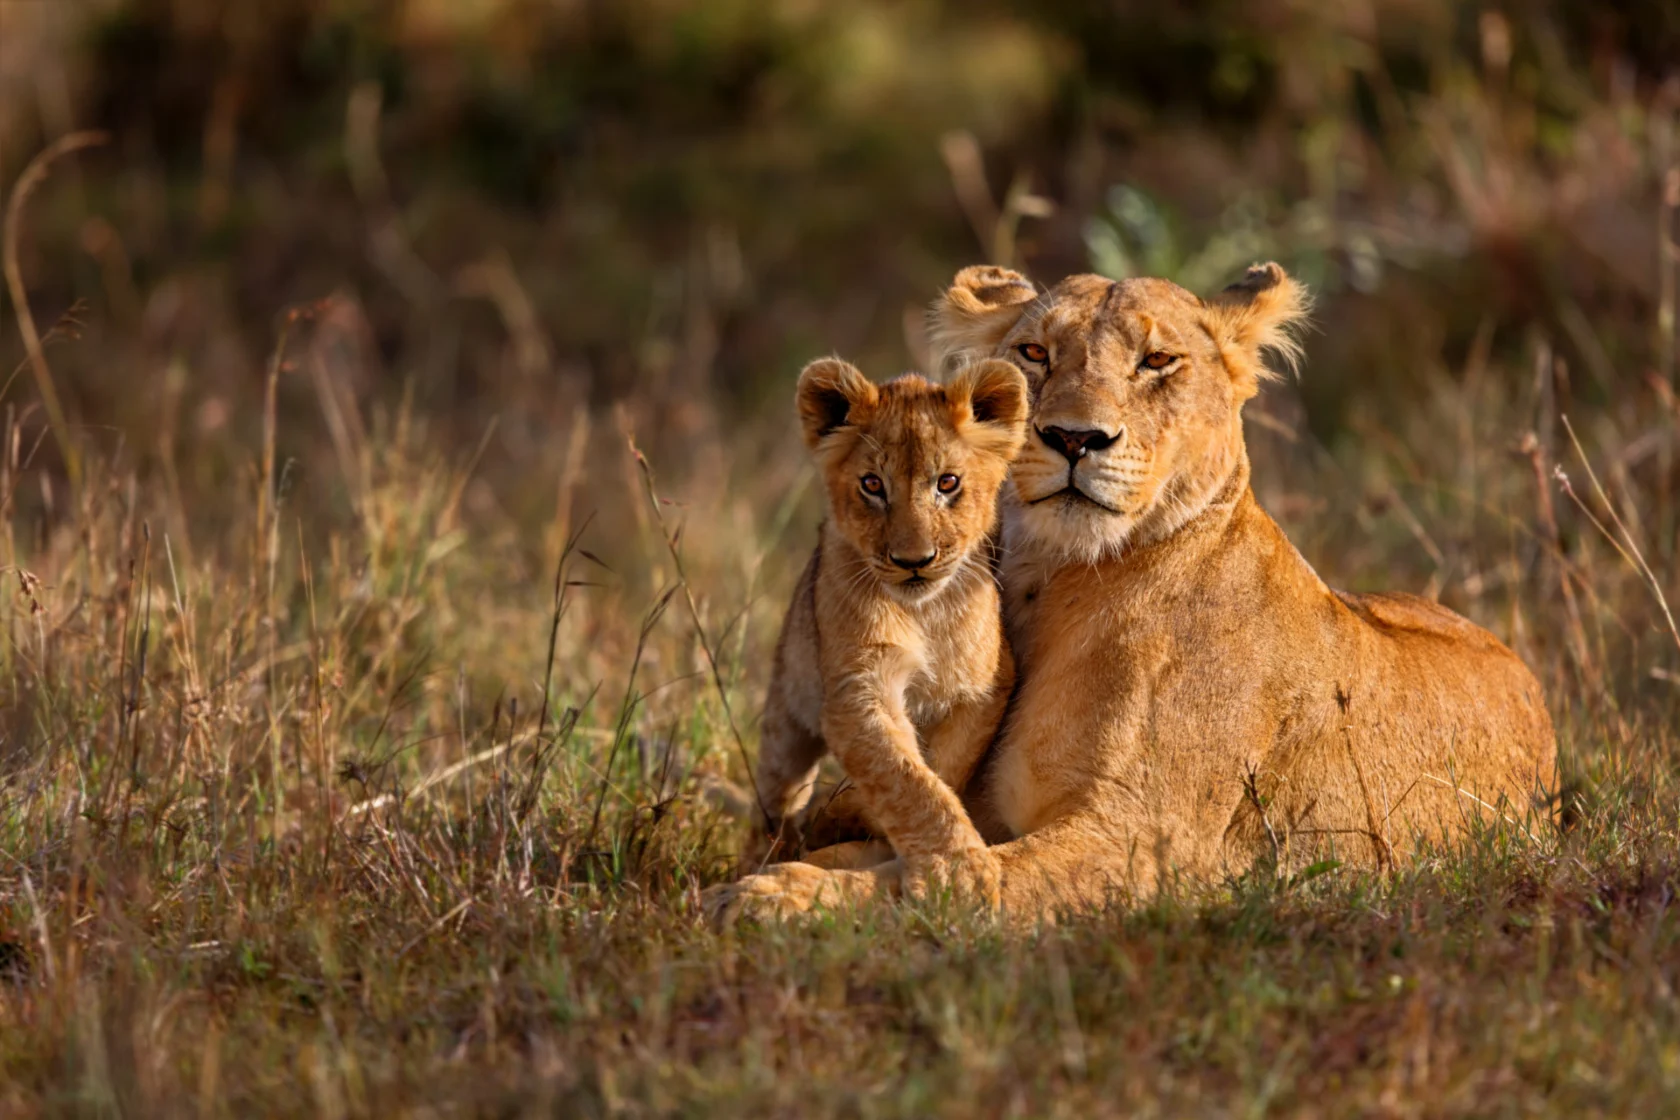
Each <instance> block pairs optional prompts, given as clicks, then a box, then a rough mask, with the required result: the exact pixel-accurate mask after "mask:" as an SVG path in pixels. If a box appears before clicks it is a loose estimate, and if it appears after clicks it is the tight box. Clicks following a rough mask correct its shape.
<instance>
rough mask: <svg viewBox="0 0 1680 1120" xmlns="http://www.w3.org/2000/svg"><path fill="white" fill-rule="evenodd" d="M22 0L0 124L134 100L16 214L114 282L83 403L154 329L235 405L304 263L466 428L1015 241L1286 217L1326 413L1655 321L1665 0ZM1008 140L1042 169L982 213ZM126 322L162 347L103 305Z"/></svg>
mask: <svg viewBox="0 0 1680 1120" xmlns="http://www.w3.org/2000/svg"><path fill="white" fill-rule="evenodd" d="M4 10H5V15H6V22H7V25H8V27H7V37H8V38H9V39H12V40H13V45H12V51H13V53H14V56H15V57H21V58H22V59H23V63H22V65H21V66H15V67H14V69H16V70H19V71H20V72H19V73H16V74H13V76H12V77H11V78H10V79H9V80H10V82H11V88H10V89H9V90H8V93H9V94H12V95H15V96H9V97H8V98H7V100H8V101H9V102H10V104H9V106H8V110H7V114H6V116H5V120H4V127H5V132H4V133H3V134H0V160H3V163H0V166H3V167H4V168H9V169H11V174H12V175H15V173H16V171H17V169H19V168H20V167H21V164H22V162H23V161H24V160H25V159H27V158H28V156H30V155H31V154H33V152H34V151H36V150H38V149H39V148H40V147H41V146H42V145H43V144H44V143H46V142H48V141H50V140H51V139H53V138H54V137H55V135H56V134H57V133H58V132H60V131H64V130H67V129H68V128H69V127H72V126H74V127H97V128H102V129H106V130H109V131H110V132H111V133H112V136H113V141H112V143H111V145H110V146H109V148H108V149H107V150H106V151H105V152H104V153H102V154H98V155H95V156H92V157H90V158H84V159H81V160H80V161H79V162H78V166H77V167H76V169H75V171H74V172H73V174H74V176H75V185H76V189H75V190H73V191H63V192H49V195H48V196H45V197H43V198H42V199H41V200H40V201H39V202H37V203H36V204H35V206H34V207H33V209H32V211H31V220H30V222H29V223H28V237H27V239H26V244H25V246H24V249H25V268H24V272H25V274H26V275H27V277H28V280H29V287H30V290H31V291H32V292H33V293H34V296H33V298H34V299H35V300H36V301H37V302H38V304H39V309H40V310H39V315H40V316H41V317H45V318H48V319H50V318H51V316H52V315H54V314H56V313H57V312H59V311H62V310H63V309H64V308H65V307H67V306H69V304H70V303H71V302H72V301H73V300H74V299H76V298H87V299H90V300H91V301H92V303H93V307H92V308H91V309H90V313H89V315H87V316H86V317H85V318H86V319H87V321H88V330H89V333H90V335H95V336H98V337H97V339H92V340H90V344H89V345H84V346H83V347H81V348H79V349H78V350H77V351H76V352H73V353H72V352H68V351H67V352H66V353H65V354H64V355H63V356H62V357H61V358H60V359H59V364H60V365H61V367H62V369H63V373H62V374H61V376H62V377H63V378H65V379H66V380H67V381H68V382H69V383H70V385H71V388H70V390H69V394H68V395H69V396H70V397H71V399H72V408H73V411H74V412H75V414H76V415H77V416H78V417H80V418H81V419H82V420H83V421H84V422H86V423H90V424H113V423H121V422H122V421H123V419H124V418H125V417H131V416H133V415H135V410H138V411H139V414H140V415H145V413H146V409H147V408H148V407H149V406H148V402H147V399H146V398H147V396H149V395H150V394H147V393H144V392H137V391H138V390H140V388H141V387H142V386H146V385H149V384H153V383H155V379H156V369H155V365H156V363H160V362H162V363H167V362H168V361H171V360H179V361H181V362H182V363H184V365H185V366H186V367H187V368H190V369H193V370H194V371H196V372H195V379H202V380H203V381H208V382H209V384H196V383H195V384H194V385H193V386H192V387H191V389H190V391H191V392H192V393H194V394H209V395H217V396H219V397H225V398H226V402H225V403H226V404H227V405H228V406H229V407H230V408H231V409H232V412H233V413H234V414H235V415H240V414H243V413H244V411H245V410H243V409H242V408H241V407H240V405H241V404H242V403H243V402H246V401H248V400H249V399H251V398H250V397H249V394H251V393H252V392H253V391H254V387H255V386H258V385H260V382H261V377H260V370H261V368H262V365H263V360H264V355H265V354H266V352H267V350H268V348H269V347H270V345H271V344H272V342H273V335H274V325H275V322H276V315H277V311H278V309H281V308H284V307H286V306H288V305H291V304H295V303H299V302H303V301H308V300H313V299H316V298H319V297H321V296H324V295H328V294H331V293H335V292H336V293H339V294H349V295H352V296H354V298H355V299H356V300H357V301H358V302H359V304H360V306H361V308H362V310H363V311H364V313H365V315H366V317H367V322H368V327H369V330H370V332H371V334H370V337H371V340H372V342H373V343H374V348H373V350H372V352H371V354H370V358H371V357H374V356H376V357H377V359H378V361H377V368H374V369H365V370H363V371H362V374H363V376H364V378H365V379H366V384H363V385H360V386H359V387H358V391H360V392H366V393H374V394H378V393H385V394H387V395H391V394H395V393H396V392H398V391H399V387H400V386H401V385H402V384H404V383H407V384H409V385H411V387H412V389H413V391H414V392H415V393H416V394H417V395H418V399H419V400H420V401H421V402H422V404H423V406H424V407H425V408H426V409H427V410H428V411H432V412H435V413H438V414H439V415H447V416H449V417H451V418H452V421H451V422H452V423H456V424H458V425H459V431H460V432H462V433H466V434H464V435H463V437H462V438H470V433H473V432H475V431H476V430H477V429H478V427H480V426H481V425H482V423H483V422H484V420H485V418H486V415H487V414H490V413H494V412H500V411H506V410H507V409H508V407H509V406H510V405H515V402H517V405H516V407H518V408H531V407H535V408H538V409H539V412H538V413H537V415H539V416H543V417H546V418H548V419H558V418H559V414H557V413H555V412H553V411H552V410H550V409H544V408H543V407H542V404H541V401H542V398H543V395H544V394H543V393H542V392H541V391H540V390H541V389H543V388H545V387H549V388H551V387H553V385H554V384H555V383H556V382H564V383H565V385H566V386H567V389H566V392H565V393H564V394H560V396H564V397H565V398H566V399H567V403H568V405H569V402H570V401H571V400H573V399H576V395H577V394H584V393H586V394H587V395H588V396H589V398H590V399H591V400H593V401H594V402H595V403H596V404H597V405H599V404H603V403H606V402H610V401H613V400H615V399H620V398H624V397H627V396H631V395H633V394H636V393H638V392H641V391H644V390H652V391H654V392H655V393H657V394H661V395H664V394H667V393H668V392H669V391H671V390H676V391H677V392H679V393H680V394H681V395H682V396H683V397H685V398H692V397H695V396H704V397H707V398H711V399H716V400H718V401H720V402H721V403H723V404H724V405H725V407H727V408H728V409H730V410H731V411H732V413H734V414H738V412H739V410H740V409H743V408H745V409H748V410H752V409H756V408H758V407H760V406H762V405H764V404H765V403H768V404H769V405H770V406H772V407H777V408H779V407H781V401H780V396H781V394H782V393H783V391H784V390H785V386H786V384H787V381H788V377H789V375H790V373H791V371H792V370H793V369H794V368H795V367H796V366H797V365H798V363H799V362H800V361H802V360H803V359H804V358H806V357H808V356H810V355H811V354H813V353H816V352H819V351H827V350H840V351H843V352H845V353H847V354H848V355H852V356H855V357H857V358H859V359H860V360H862V361H864V362H865V363H866V364H873V365H875V366H878V367H883V368H887V369H890V368H896V367H902V366H903V365H904V364H905V363H906V361H907V359H910V360H913V359H915V358H916V357H917V355H916V353H915V343H916V339H915V338H914V337H913V332H912V337H911V338H909V339H908V340H907V339H906V337H905V328H904V324H905V313H906V309H911V308H915V307H918V306H920V305H921V304H923V303H925V302H926V301H927V300H928V299H929V298H930V297H931V296H932V295H933V294H934V293H935V292H936V291H937V290H938V287H939V285H940V284H941V283H942V281H943V280H944V279H945V278H946V277H947V276H948V275H949V274H950V272H951V271H952V270H953V268H954V267H956V266H959V265H961V264H964V263H968V262H971V261H973V260H975V259H979V258H982V257H985V256H990V255H995V251H996V249H997V247H998V246H999V245H1000V244H1005V245H1006V246H1007V247H1008V248H1010V249H1012V250H1013V254H1014V256H1015V257H1016V258H1017V259H1016V260H1015V261H1014V262H1012V263H1018V264H1022V265H1024V266H1025V267H1027V268H1028V269H1029V270H1030V271H1032V272H1033V273H1034V274H1035V275H1037V276H1039V277H1040V278H1041V279H1044V280H1047V281H1048V280H1054V279H1056V278H1057V277H1059V276H1060V275H1062V274H1065V273H1066V272H1069V271H1074V270H1080V269H1085V268H1090V267H1096V268H1100V269H1105V270H1110V271H1120V270H1131V269H1141V270H1144V271H1148V272H1155V273H1164V274H1167V275H1172V276H1174V277H1176V278H1179V279H1181V280H1183V281H1184V282H1186V283H1187V284H1190V285H1192V286H1195V287H1197V288H1200V289H1204V290H1205V289H1207V288H1209V287H1213V286H1216V285H1218V284H1220V283H1222V282H1223V280H1224V278H1225V277H1227V276H1228V275H1230V274H1232V273H1233V272H1234V271H1235V269H1236V268H1238V267H1240V266H1241V265H1242V264H1244V263H1246V262H1247V261H1248V260H1250V259H1252V258H1255V257H1259V256H1277V257H1279V258H1280V259H1283V260H1284V261H1285V262H1286V263H1288V264H1290V265H1292V266H1293V267H1295V268H1296V269H1298V270H1300V271H1302V272H1303V273H1304V274H1305V275H1306V276H1307V277H1308V278H1309V279H1310V280H1311V281H1312V282H1313V283H1314V284H1315V285H1316V286H1317V287H1318V288H1319V289H1320V291H1321V293H1322V294H1323V295H1324V297H1325V301H1324V303H1323V304H1322V305H1321V306H1322V308H1323V311H1324V314H1323V321H1324V322H1325V323H1332V322H1333V323H1336V324H1339V325H1343V326H1346V327H1348V328H1350V329H1346V330H1337V331H1334V332H1329V331H1327V332H1325V334H1324V336H1323V337H1322V338H1321V339H1320V340H1319V341H1318V342H1317V343H1315V346H1314V351H1315V353H1314V361H1313V364H1312V375H1311V378H1310V381H1309V383H1308V385H1307V400H1308V407H1309V415H1310V418H1311V420H1312V423H1313V425H1314V427H1315V429H1316V430H1317V431H1318V432H1319V433H1320V434H1321V435H1325V436H1333V435H1334V434H1335V433H1336V432H1338V431H1339V430H1341V425H1342V423H1343V421H1344V419H1345V415H1346V410H1347V408H1348V407H1349V399H1348V398H1349V395H1350V394H1353V395H1361V394H1365V393H1368V392H1371V391H1373V390H1374V389H1378V388H1382V389H1386V390H1389V391H1392V392H1395V393H1402V394H1403V393H1404V392H1405V391H1406V389H1407V386H1408V384H1409V382H1410V381H1411V380H1412V379H1411V378H1410V376H1409V372H1410V371H1416V370H1417V369H1418V368H1420V367H1422V366H1424V365H1427V364H1429V363H1432V362H1438V361H1441V360H1443V357H1444V358H1445V360H1448V361H1452V360H1455V359H1460V358H1462V356H1463V354H1464V353H1465V352H1466V351H1467V350H1468V348H1469V346H1470V343H1471V340H1472V339H1473V338H1474V337H1475V336H1476V333H1477V331H1478V329H1480V328H1481V327H1482V326H1483V325H1484V323H1490V324H1491V325H1492V326H1493V327H1494V328H1495V330H1496V335H1495V338H1496V344H1498V345H1501V346H1507V347H1520V346H1523V345H1526V343H1527V340H1526V339H1525V338H1524V337H1523V333H1522V332H1523V331H1524V330H1525V329H1526V328H1528V327H1529V326H1531V325H1534V324H1539V325H1540V326H1542V327H1543V328H1544V329H1546V330H1547V332H1548V334H1550V335H1553V336H1555V337H1556V338H1557V339H1558V344H1559V345H1560V346H1561V347H1562V348H1563V349H1564V350H1565V351H1566V352H1567V353H1568V354H1569V355H1570V356H1571V358H1572V359H1574V364H1576V365H1577V366H1578V367H1579V368H1583V369H1587V370H1590V371H1591V372H1592V373H1593V374H1594V375H1595V377H1596V378H1597V380H1598V382H1599V383H1598V384H1596V386H1595V389H1596V391H1598V392H1600V393H1608V392H1611V391H1612V390H1613V389H1614V387H1615V386H1614V380H1613V379H1614V378H1615V377H1626V376H1632V375H1636V374H1637V373H1638V372H1639V371H1640V369H1641V368H1642V367H1648V366H1649V365H1650V364H1651V363H1652V362H1653V360H1654V355H1653V346H1654V344H1655V339H1654V338H1653V335H1652V332H1651V330H1650V327H1649V325H1650V323H1651V322H1652V307H1653V305H1654V301H1655V300H1656V298H1657V277H1656V265H1655V254H1654V253H1652V252H1651V245H1652V231H1653V228H1654V222H1655V217H1654V215H1655V212H1656V190H1657V187H1656V183H1657V176H1656V173H1655V171H1654V170H1653V167H1652V163H1651V154H1650V153H1651V148H1652V144H1653V135H1652V131H1653V122H1656V121H1658V120H1659V119H1667V117H1669V116H1672V113H1673V106H1674V103H1675V101H1676V99H1677V95H1676V93H1675V87H1674V84H1673V83H1674V81H1675V78H1674V76H1673V73H1672V72H1671V70H1672V67H1673V65H1674V60H1675V59H1677V58H1680V15H1677V14H1676V9H1675V7H1674V6H1673V5H1671V4H1666V3H1662V2H1661V0H1631V2H1626V3H1618V4H1571V3H1561V2H1556V0H1551V2H1541V0H1531V2H1525V3H1510V4H1504V5H1499V6H1487V7H1477V6H1474V5H1463V4H1457V3H1447V2H1440V0H1368V2H1365V3H1359V4H1349V5H1339V4H1337V5H1312V4H1300V3H1292V2H1289V0H1261V2H1254V3H1238V2H1227V0H1203V2H1197V3H1190V4H1180V5H1161V4H1142V3H1135V2H1125V0H1108V2H1098V0H1088V2H1080V0H1059V2H1050V3H1028V2H1010V0H985V2H980V3H961V4H957V3H943V2H939V0H909V2H894V3H886V2H879V0H855V2H851V3H844V4H839V3H821V2H817V0H772V2H760V0H707V2H684V0H614V2H601V0H548V2H534V0H474V2H470V3H469V2H459V0H265V2H264V3H262V4H244V3H226V2H221V0H106V2H100V3H95V2H89V3H85V4H81V5H63V6H60V5H48V4H36V3H32V2H30V0H5V4H4ZM1665 67H1667V68H1670V69H1665ZM1665 82H1666V83H1668V85H1666V86H1665V85H1664V83H1665ZM953 134H960V135H959V136H957V137H956V139H958V140H959V141H960V142H958V143H956V144H955V146H953V138H954V137H953ZM970 140H972V143H969V141H970ZM942 154H943V158H942ZM953 172H955V178H956V179H958V180H960V179H961V178H962V177H963V176H968V177H969V178H970V180H971V181H969V182H967V183H963V182H961V181H958V182H955V183H954V182H953V179H954V175H953ZM10 177H11V175H8V176H7V178H10ZM1012 183H1014V184H1016V185H1017V187H1018V189H1019V191H1020V193H1023V194H1028V195H1029V197H1031V196H1038V197H1042V198H1043V199H1046V200H1048V201H1049V202H1050V203H1051V204H1053V206H1054V211H1053V213H1050V214H1049V215H1048V216H1047V217H1024V218H1021V219H1020V222H1019V224H1020V236H1019V238H1018V240H1014V241H1011V242H1004V243H1000V242H999V241H998V240H997V238H996V236H995V231H994V230H993V229H991V228H990V227H989V223H990V222H991V220H992V219H993V217H995V209H996V208H997V207H998V206H999V205H1001V204H1002V201H1003V199H1004V197H1005V194H1006V191H1007V190H1008V188H1009V186H1010V185H1011V184H1012ZM965 190H966V193H965ZM1038 212H1039V211H1037V210H1035V211H1034V213H1038ZM95 219H97V220H99V221H100V222H101V223H102V225H101V229H100V232H99V233H98V234H97V235H95V234H90V232H89V230H88V229H87V223H88V222H90V221H93V220H95ZM977 227H978V228H977ZM90 247H92V248H93V249H97V250H99V251H98V252H94V253H92V254H91V255H92V256H100V257H102V258H103V260H94V259H91V258H90V251H89V249H90ZM486 261H493V262H496V263H495V264H494V265H493V266H492V268H491V272H489V273H487V272H485V271H484V269H483V266H484V265H485V262H486ZM113 262H114V263H113ZM492 273H493V274H492ZM507 281H511V284H510V283H508V282H507ZM516 291H517V292H522V293H523V296H514V297H513V298H515V299H516V301H517V302H520V303H521V304H523V305H526V306H528V308H529V310H530V314H529V315H528V316H525V315H523V314H522V313H513V314H511V315H510V312H509V304H508V298H509V296H510V294H511V293H514V292H516ZM497 293H500V295H498V294H497ZM511 320H519V322H518V323H513V322H511ZM509 329H513V330H520V331H524V332H526V338H525V340H524V343H523V347H524V352H525V353H526V355H527V359H528V360H526V361H524V363H523V365H521V363H519V362H515V363H513V365H514V366H515V367H516V368H515V369H513V370H511V371H510V370H509V369H507V368H505V367H506V366H507V365H508V363H507V362H506V361H505V360H504V358H505V354H504V350H505V349H506V345H505V333H504V332H506V331H507V330H509ZM136 335H137V336H138V338H139V341H141V342H142V343H143V344H144V345H143V347H142V349H141V350H139V351H135V350H134V349H133V348H132V347H128V346H126V345H123V346H122V347H121V348H122V351H123V353H125V354H132V353H136V352H139V353H144V354H146V355H149V356H150V357H149V361H150V362H151V363H153V368H140V369H136V368H134V367H133V361H132V360H122V361H116V362H113V361H111V360H109V352H108V351H105V350H103V349H102V348H101V347H100V346H98V345H95V344H93V343H95V342H98V341H102V340H109V341H113V342H116V343H126V342H128V341H130V340H131V339H132V338H133V337H134V336H136ZM113 336H116V337H114V338H113ZM907 343H908V352H907ZM0 345H3V346H4V350H5V356H6V357H8V358H12V359H15V358H17V357H20V356H21V351H20V350H19V348H18V345H17V341H16V336H15V335H9V336H5V337H4V342H3V343H0ZM533 355H535V357H533ZM539 362H540V365H541V366H542V369H541V371H540V372H539V371H538V368H537V364H538V363H539ZM364 364H366V363H364ZM522 376H523V380H521V377H522ZM532 381H535V382H537V383H538V384H529V382H532ZM152 404H153V405H155V402H152Z"/></svg>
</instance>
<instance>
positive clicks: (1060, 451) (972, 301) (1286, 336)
mask: <svg viewBox="0 0 1680 1120" xmlns="http://www.w3.org/2000/svg"><path fill="white" fill-rule="evenodd" d="M1306 309H1307V295H1306V290H1305V289H1304V288H1302V287H1301V285H1300V284H1298V283H1296V282H1295V281H1293V280H1291V279H1290V278H1289V277H1288V276H1287V275H1286V274H1285V273H1284V271H1283V269H1281V268H1279V267H1278V266H1277V265H1275V264H1263V265H1256V266H1254V267H1253V268H1250V269H1249V270H1248V274H1247V275H1246V276H1244V277H1243V279H1242V280H1240V281H1238V282H1237V283H1236V284H1233V285H1232V286H1231V287H1229V288H1227V289H1226V290H1225V291H1224V292H1222V293H1220V294H1219V295H1218V296H1216V297H1214V298H1213V299H1211V300H1202V299H1198V298H1197V297H1196V296H1194V295H1192V294H1191V293H1190V292H1187V291H1185V290H1184V289H1183V288H1181V287H1179V286H1178V285H1177V284H1174V283H1171V282H1170V281H1166V280H1149V279H1137V280H1121V281H1111V280H1108V279H1106V278H1104V277H1100V276H1070V277H1068V278H1067V279H1066V280H1063V281H1062V282H1061V283H1060V284H1058V285H1056V287H1054V288H1052V289H1051V290H1050V291H1049V292H1047V293H1045V294H1044V295H1042V296H1041V295H1039V293H1038V292H1037V290H1036V289H1034V287H1033V285H1032V284H1031V283H1030V282H1029V281H1028V280H1027V279H1026V278H1025V277H1024V276H1022V275H1020V274H1019V273H1017V272H1012V271H1010V270H1008V269H1003V268H996V267H991V266H979V267H974V268H966V269H964V270H963V271H961V272H959V273H958V274H957V278H956V280H955V281H954V282H953V284H952V286H951V288H950V290H949V291H947V292H946V293H945V295H944V296H943V297H942V298H941V299H940V300H939V302H938V303H937V304H935V306H934V315H933V319H934V323H933V325H934V337H935V340H936V342H937V344H938V346H939V348H940V350H941V351H942V354H943V357H944V359H945V360H947V361H950V360H953V359H961V360H973V359H974V358H976V357H980V356H997V357H1000V358H1004V359H1007V360H1008V361H1010V362H1012V363H1014V364H1015V365H1016V366H1017V367H1019V368H1020V369H1021V370H1022V371H1023V372H1024V373H1025V374H1026V377H1027V380H1028V383H1029V385H1030V387H1031V392H1032V431H1031V433H1030V435H1029V437H1028V439H1027V442H1026V446H1025V447H1024V448H1023V449H1022V451H1021V453H1020V455H1019V457H1018V458H1017V459H1016V461H1015V467H1014V472H1013V477H1014V480H1015V497H1016V506H1017V507H1018V513H1019V517H1018V520H1017V521H1016V527H1017V529H1018V530H1019V532H1020V534H1021V536H1022V538H1023V540H1025V541H1027V542H1031V543H1035V544H1037V545H1040V546H1046V547H1049V548H1052V549H1053V550H1055V551H1056V552H1058V553H1060V554H1062V555H1063V556H1065V557H1067V558H1070V559H1074V558H1078V559H1085V560H1095V559H1098V558H1099V557H1102V556H1104V555H1110V554H1113V553H1115V552H1118V551H1119V550H1121V549H1123V548H1125V547H1126V546H1127V545H1128V544H1142V543H1147V542H1148V541H1152V540H1159V539H1161V538H1162V537H1165V536H1167V535H1169V534H1171V533H1172V532H1173V531H1174V530H1176V529H1177V528H1178V527H1180V526H1182V525H1183V524H1185V523H1186V522H1187V521H1189V520H1190V518H1192V517H1194V516H1195V515H1196V513H1198V512H1200V511H1201V510H1202V509H1203V508H1205V507H1206V505H1207V503H1208V502H1209V501H1210V500H1211V499H1212V498H1213V497H1214V496H1215V495H1216V493H1217V492H1218V490H1219V488H1220V487H1221V485H1222V484H1223V483H1224V482H1225V481H1226V480H1227V479H1229V478H1230V477H1231V474H1232V471H1233V470H1234V469H1235V468H1236V466H1237V464H1238V462H1239V461H1241V459H1242V456H1243V436H1242V417H1241V414H1242V405H1243V402H1244V401H1246V400H1248V399H1249V398H1250V397H1252V396H1254V394H1255V393H1256V392H1258V391H1259V385H1260V382H1261V381H1262V380H1265V379H1267V378H1269V377H1272V376H1273V374H1272V372H1271V371H1270V370H1269V369H1268V368H1267V367H1266V365H1265V363H1264V361H1263V359H1262V355H1261V352H1262V351H1263V350H1268V349H1269V350H1272V351H1274V352H1275V353H1277V354H1279V355H1281V356H1282V357H1283V359H1284V360H1285V361H1287V362H1290V363H1293V362H1294V361H1295V360H1296V359H1297V358H1298V356H1299V353H1300V350H1299V347H1298V345H1297V344H1296V342H1295V339H1294V336H1293V334H1292V329H1293V328H1295V327H1296V326H1297V325H1298V324H1299V323H1300V322H1301V321H1302V320H1303V319H1304V317H1305V314H1306Z"/></svg>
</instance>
